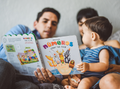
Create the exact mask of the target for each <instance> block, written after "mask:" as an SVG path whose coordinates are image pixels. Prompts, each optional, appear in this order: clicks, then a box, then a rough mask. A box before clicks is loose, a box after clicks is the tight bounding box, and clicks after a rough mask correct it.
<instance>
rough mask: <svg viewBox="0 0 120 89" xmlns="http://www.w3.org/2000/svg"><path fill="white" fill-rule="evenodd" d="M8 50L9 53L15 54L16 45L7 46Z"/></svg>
mask: <svg viewBox="0 0 120 89" xmlns="http://www.w3.org/2000/svg"><path fill="white" fill-rule="evenodd" d="M6 50H7V52H15V47H14V45H6Z"/></svg>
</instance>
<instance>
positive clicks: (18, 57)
mask: <svg viewBox="0 0 120 89" xmlns="http://www.w3.org/2000/svg"><path fill="white" fill-rule="evenodd" d="M2 42H3V46H4V48H5V51H6V55H7V58H8V61H9V62H10V63H11V64H12V65H13V66H14V67H15V69H16V70H17V72H18V73H19V74H22V75H29V76H34V73H33V72H34V71H35V70H36V68H40V69H41V68H42V67H44V68H47V69H49V70H50V71H51V72H52V73H53V74H54V75H69V74H81V71H77V69H76V66H75V65H76V64H78V63H80V62H81V58H80V52H79V48H78V43H77V38H76V36H75V35H72V36H64V37H55V38H47V39H39V40H36V38H35V36H34V34H29V35H28V34H24V35H20V34H19V35H12V36H11V35H7V36H3V38H2Z"/></svg>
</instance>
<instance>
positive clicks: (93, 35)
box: [91, 32, 97, 41]
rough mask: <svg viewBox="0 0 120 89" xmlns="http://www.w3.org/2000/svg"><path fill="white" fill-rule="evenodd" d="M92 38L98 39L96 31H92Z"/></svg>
mask: <svg viewBox="0 0 120 89" xmlns="http://www.w3.org/2000/svg"><path fill="white" fill-rule="evenodd" d="M91 34H92V35H91V37H92V40H93V41H95V40H96V39H97V34H96V33H95V32H92V33H91Z"/></svg>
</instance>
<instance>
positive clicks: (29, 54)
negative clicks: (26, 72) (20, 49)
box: [17, 49, 39, 65]
mask: <svg viewBox="0 0 120 89" xmlns="http://www.w3.org/2000/svg"><path fill="white" fill-rule="evenodd" d="M17 57H18V59H19V61H20V63H21V65H23V64H29V63H34V62H38V61H39V60H38V58H37V55H36V53H35V51H34V50H33V49H29V50H25V51H24V53H18V55H17Z"/></svg>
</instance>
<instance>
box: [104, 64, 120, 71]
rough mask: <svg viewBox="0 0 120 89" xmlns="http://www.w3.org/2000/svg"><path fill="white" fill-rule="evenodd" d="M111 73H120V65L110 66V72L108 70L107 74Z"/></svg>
mask: <svg viewBox="0 0 120 89" xmlns="http://www.w3.org/2000/svg"><path fill="white" fill-rule="evenodd" d="M110 72H119V73H120V65H116V64H110V65H109V70H107V71H106V72H105V73H110Z"/></svg>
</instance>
